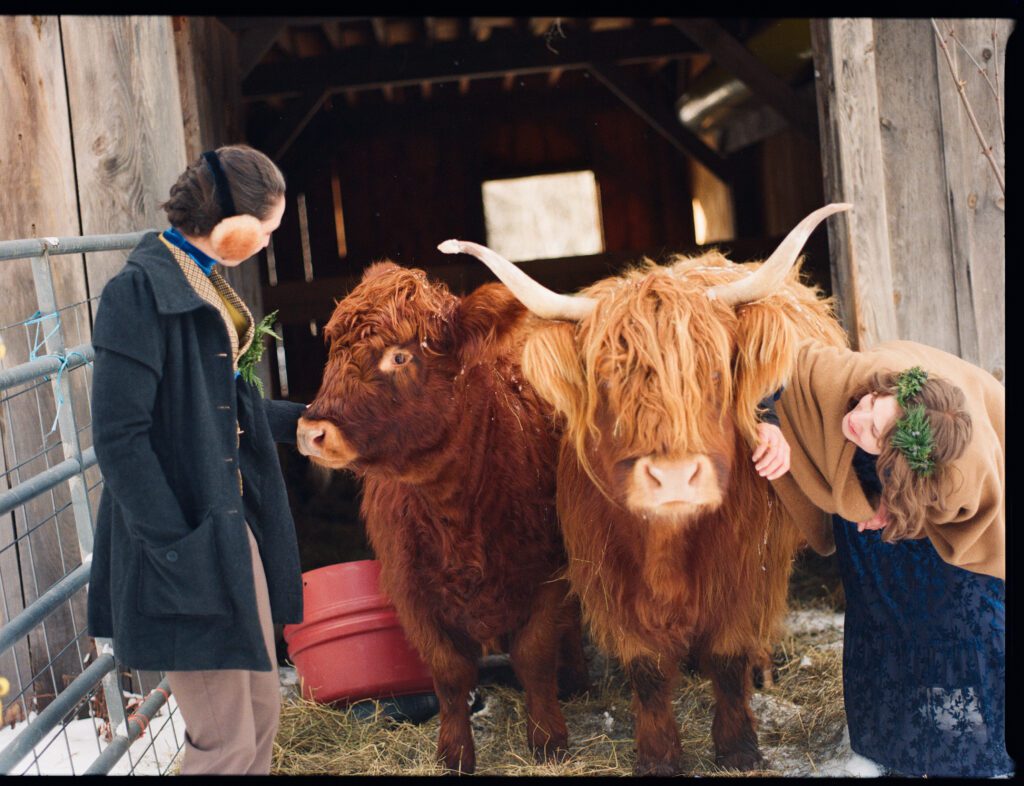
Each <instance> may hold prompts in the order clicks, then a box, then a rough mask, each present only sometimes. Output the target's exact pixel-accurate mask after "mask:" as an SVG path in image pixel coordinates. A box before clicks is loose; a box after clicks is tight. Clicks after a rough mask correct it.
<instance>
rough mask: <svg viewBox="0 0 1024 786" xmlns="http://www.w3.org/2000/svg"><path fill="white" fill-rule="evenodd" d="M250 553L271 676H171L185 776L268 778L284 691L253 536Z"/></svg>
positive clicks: (223, 672)
mask: <svg viewBox="0 0 1024 786" xmlns="http://www.w3.org/2000/svg"><path fill="white" fill-rule="evenodd" d="M245 531H246V534H247V535H248V536H249V550H250V551H251V553H252V573H253V578H254V579H255V582H256V607H257V609H258V611H259V617H260V626H261V627H262V628H263V640H264V642H265V644H266V647H267V654H268V655H269V656H270V665H271V667H272V668H271V670H270V671H244V670H242V669H217V670H211V671H169V672H167V682H168V684H169V685H170V687H171V693H172V694H173V696H174V699H175V701H177V703H178V709H179V710H181V715H182V717H183V718H184V720H185V757H184V761H183V762H182V765H181V774H182V775H208V774H217V775H267V774H269V773H270V759H271V755H272V754H273V748H274V736H275V735H276V734H277V726H278V722H279V720H280V715H281V689H280V679H279V677H278V673H277V654H276V651H275V648H274V627H273V624H272V623H271V617H270V596H269V594H268V592H267V579H266V576H265V575H264V573H263V561H262V560H261V559H260V553H259V548H258V547H257V545H256V540H255V538H253V536H252V532H251V531H250V530H249V528H248V527H246V528H245Z"/></svg>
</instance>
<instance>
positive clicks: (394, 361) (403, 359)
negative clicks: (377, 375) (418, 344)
mask: <svg viewBox="0 0 1024 786" xmlns="http://www.w3.org/2000/svg"><path fill="white" fill-rule="evenodd" d="M412 360H413V355H412V352H410V351H409V350H407V349H400V348H398V347H391V348H390V349H388V350H386V351H385V352H384V355H383V356H382V357H381V359H380V363H379V365H378V368H379V369H380V370H381V371H384V372H386V373H387V372H393V371H394V370H395V369H397V368H399V367H400V366H408V365H409V364H410V363H412Z"/></svg>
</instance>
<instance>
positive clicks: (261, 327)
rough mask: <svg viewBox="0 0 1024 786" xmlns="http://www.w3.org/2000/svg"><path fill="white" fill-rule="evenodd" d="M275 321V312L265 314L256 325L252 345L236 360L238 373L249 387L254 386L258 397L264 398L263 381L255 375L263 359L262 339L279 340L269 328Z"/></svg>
mask: <svg viewBox="0 0 1024 786" xmlns="http://www.w3.org/2000/svg"><path fill="white" fill-rule="evenodd" d="M275 319H277V311H274V312H273V313H270V314H267V315H266V316H265V317H263V319H261V320H260V321H259V324H257V325H256V327H255V329H254V331H253V336H252V343H251V344H249V348H248V349H247V350H245V354H244V355H242V357H241V358H239V360H238V371H239V373H240V374H241V376H242V379H244V380H245V381H246V382H248V383H249V384H250V385H255V386H256V389H257V390H258V391H259V392H260V397H263V396H264V391H263V380H261V379H260V377H259V374H257V373H256V367H257V366H258V365H259V362H260V360H261V359H262V357H263V349H264V346H263V338H264V337H265V336H273V337H274V338H276V339H278V340H280V339H281V337H280V336H279V335H277V333H275V332H274V331H273V330H271V329H270V326H271V325H273V324H274V320H275Z"/></svg>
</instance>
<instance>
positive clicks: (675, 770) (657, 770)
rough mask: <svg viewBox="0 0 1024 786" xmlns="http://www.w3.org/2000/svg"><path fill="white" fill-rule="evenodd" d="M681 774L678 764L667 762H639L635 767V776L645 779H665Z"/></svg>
mask: <svg viewBox="0 0 1024 786" xmlns="http://www.w3.org/2000/svg"><path fill="white" fill-rule="evenodd" d="M679 773H680V769H679V763H678V762H667V761H637V763H636V764H634V765H633V774H634V775H636V776H638V777H641V778H645V777H654V778H665V777H668V776H670V775H678V774H679Z"/></svg>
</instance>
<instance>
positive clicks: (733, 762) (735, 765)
mask: <svg viewBox="0 0 1024 786" xmlns="http://www.w3.org/2000/svg"><path fill="white" fill-rule="evenodd" d="M715 764H717V765H718V766H719V767H725V768H726V769H730V770H740V771H741V772H747V771H748V770H762V769H764V768H765V767H766V766H767V764H768V762H767V761H766V760H765V758H764V756H762V755H761V751H760V750H758V749H757V748H754V749H753V750H751V749H750V748H747V749H746V750H739V751H732V752H731V753H723V754H719V755H718V756H715Z"/></svg>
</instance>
